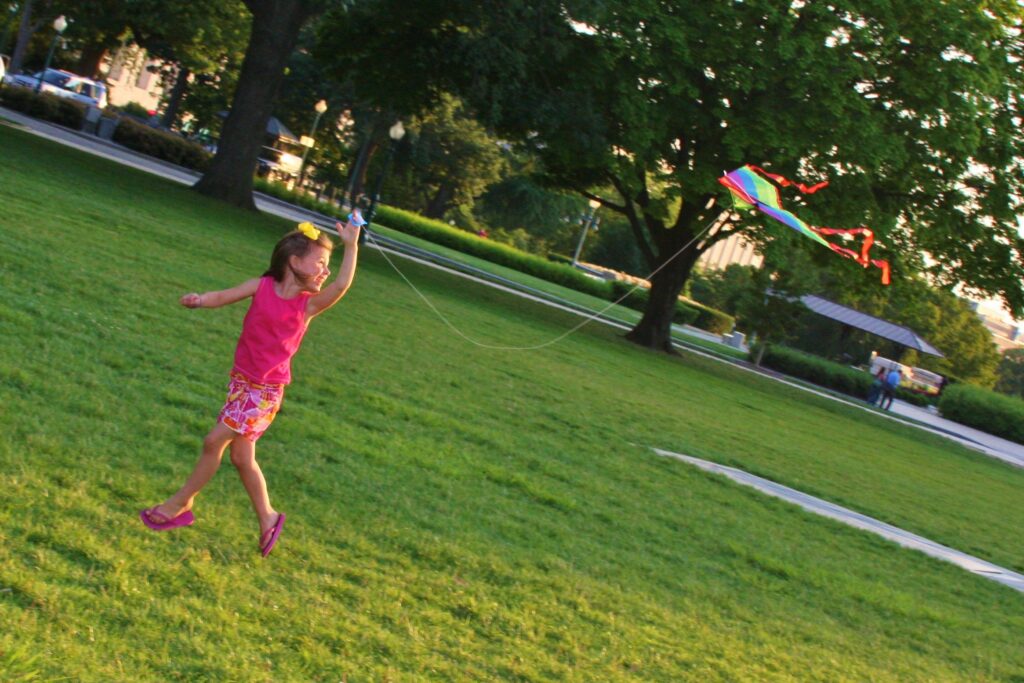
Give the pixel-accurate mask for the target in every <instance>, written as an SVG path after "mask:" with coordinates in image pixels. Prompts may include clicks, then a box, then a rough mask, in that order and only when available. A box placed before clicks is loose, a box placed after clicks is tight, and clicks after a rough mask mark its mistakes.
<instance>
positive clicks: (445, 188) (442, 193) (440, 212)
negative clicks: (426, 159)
mask: <svg viewBox="0 0 1024 683" xmlns="http://www.w3.org/2000/svg"><path fill="white" fill-rule="evenodd" d="M451 199H452V188H451V186H450V185H448V184H447V183H441V186H440V187H438V188H437V192H435V193H434V197H433V199H431V200H430V203H429V204H427V208H426V209H425V210H424V212H423V215H424V216H426V217H427V218H434V219H436V220H441V219H442V218H444V212H445V211H447V210H448V203H449V202H451Z"/></svg>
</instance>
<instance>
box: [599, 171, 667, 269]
mask: <svg viewBox="0 0 1024 683" xmlns="http://www.w3.org/2000/svg"><path fill="white" fill-rule="evenodd" d="M608 181H609V182H610V183H611V184H612V186H613V187H614V188H615V189H616V191H617V192H618V193H619V194H620V195H621V196H622V198H623V199H624V200H626V203H625V205H624V206H623V211H622V212H623V213H624V214H625V215H626V218H628V219H629V227H630V229H632V231H633V237H634V238H636V243H637V246H638V247H640V252H641V253H642V254H643V255H644V258H645V259H647V263H648V264H649V265H650V266H651V268H655V267H657V265H658V263H657V261H658V257H657V255H656V254H655V253H654V250H653V249H652V248H651V245H650V244H649V243H648V241H647V235H646V234H644V231H643V230H642V229H641V223H640V217H639V216H638V215H637V214H636V209H634V208H633V202H631V201H630V200H629V194H628V193H627V190H626V187H625V185H624V184H623V183H622V179H621V178H619V177H618V176H616V175H615V174H614V173H612V172H611V171H609V172H608Z"/></svg>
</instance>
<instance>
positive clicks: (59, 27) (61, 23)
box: [36, 14, 68, 95]
mask: <svg viewBox="0 0 1024 683" xmlns="http://www.w3.org/2000/svg"><path fill="white" fill-rule="evenodd" d="M67 27H68V20H67V19H65V18H64V15H63V14H62V15H60V16H59V17H57V18H56V19H54V20H53V30H54V31H56V33H54V34H53V41H52V42H51V43H50V51H49V52H47V53H46V62H45V63H44V64H43V71H42V73H40V74H39V80H38V81H36V94H37V95H38V94H39V91H40V90H42V89H43V77H45V76H46V70H47V69H49V68H50V60H52V59H53V51H54V50H56V49H57V41H58V40H60V34H62V33H64V29H66V28H67Z"/></svg>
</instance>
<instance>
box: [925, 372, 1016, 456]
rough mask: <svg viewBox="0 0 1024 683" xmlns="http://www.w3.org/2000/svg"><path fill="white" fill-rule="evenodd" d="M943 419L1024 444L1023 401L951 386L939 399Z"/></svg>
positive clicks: (967, 387) (976, 388)
mask: <svg viewBox="0 0 1024 683" xmlns="http://www.w3.org/2000/svg"><path fill="white" fill-rule="evenodd" d="M939 412H941V413H942V416H943V417H946V418H949V419H950V420H954V421H955V422H959V423H961V424H965V425H967V426H969V427H974V428H976V429H980V430H981V431H983V432H988V433H989V434H995V435H996V436H1001V437H1003V438H1004V439H1009V440H1011V441H1016V442H1017V443H1020V444H1024V401H1022V400H1020V399H1019V398H1016V397H1013V396H1004V395H1003V394H998V393H996V392H994V391H989V390H988V389H983V388H981V387H977V386H971V385H970V384H951V385H950V386H947V387H946V389H945V390H944V391H943V392H942V398H940V399H939Z"/></svg>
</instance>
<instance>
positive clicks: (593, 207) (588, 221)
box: [572, 199, 601, 266]
mask: <svg viewBox="0 0 1024 683" xmlns="http://www.w3.org/2000/svg"><path fill="white" fill-rule="evenodd" d="M587 204H589V205H590V215H588V216H584V217H583V232H581V233H580V241H579V242H578V243H577V244H576V253H575V254H573V255H572V265H573V266H575V265H576V264H577V263H579V259H580V252H581V251H583V240H585V239H587V231H588V230H590V229H591V228H595V229H596V228H597V224H598V221H599V220H600V219H599V218H598V217H597V209H598V208H599V207H600V206H601V202H599V201H597V200H596V199H591V200H590V201H589V202H587Z"/></svg>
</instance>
